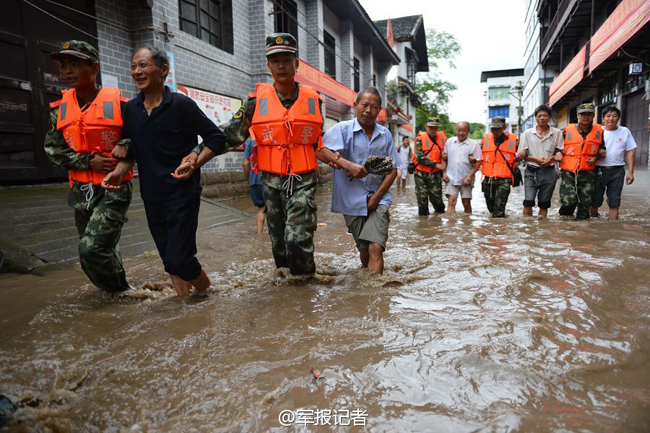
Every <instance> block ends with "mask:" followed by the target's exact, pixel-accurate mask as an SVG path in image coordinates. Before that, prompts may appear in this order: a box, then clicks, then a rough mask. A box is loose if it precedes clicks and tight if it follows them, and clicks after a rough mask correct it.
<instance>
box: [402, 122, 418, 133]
mask: <svg viewBox="0 0 650 433" xmlns="http://www.w3.org/2000/svg"><path fill="white" fill-rule="evenodd" d="M399 127H400V128H404V129H406V130H407V131H408V132H410V133H413V131H414V129H415V128H413V124H412V123H405V124H403V125H400V126H399Z"/></svg>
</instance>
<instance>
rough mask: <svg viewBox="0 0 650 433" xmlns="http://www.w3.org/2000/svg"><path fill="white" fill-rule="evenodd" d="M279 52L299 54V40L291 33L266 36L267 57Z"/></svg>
mask: <svg viewBox="0 0 650 433" xmlns="http://www.w3.org/2000/svg"><path fill="white" fill-rule="evenodd" d="M278 53H291V54H295V55H296V56H297V55H298V42H296V38H294V37H293V36H292V35H290V34H289V33H273V34H270V35H268V36H267V37H266V57H268V56H270V55H273V54H278Z"/></svg>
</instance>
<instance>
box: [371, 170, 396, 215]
mask: <svg viewBox="0 0 650 433" xmlns="http://www.w3.org/2000/svg"><path fill="white" fill-rule="evenodd" d="M396 177H397V169H393V172H392V173H391V174H389V175H386V176H384V180H382V181H381V185H379V188H377V191H375V193H374V194H373V195H371V196H370V198H368V210H369V211H370V210H375V209H377V206H379V202H380V201H381V198H382V197H383V196H384V194H386V191H388V190H389V189H390V187H391V185H392V184H393V182H394V181H395V178H396Z"/></svg>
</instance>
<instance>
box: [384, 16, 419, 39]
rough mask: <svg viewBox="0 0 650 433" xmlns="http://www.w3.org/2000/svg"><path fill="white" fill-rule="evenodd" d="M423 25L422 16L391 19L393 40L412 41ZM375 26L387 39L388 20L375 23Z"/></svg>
mask: <svg viewBox="0 0 650 433" xmlns="http://www.w3.org/2000/svg"><path fill="white" fill-rule="evenodd" d="M420 23H422V15H411V16H409V17H400V18H391V25H392V27H393V38H395V40H396V41H398V40H404V39H411V38H413V37H415V33H416V31H417V29H418V26H419V25H420ZM375 25H376V26H377V28H378V29H379V31H380V32H381V34H382V35H384V37H386V31H387V27H388V20H382V21H375Z"/></svg>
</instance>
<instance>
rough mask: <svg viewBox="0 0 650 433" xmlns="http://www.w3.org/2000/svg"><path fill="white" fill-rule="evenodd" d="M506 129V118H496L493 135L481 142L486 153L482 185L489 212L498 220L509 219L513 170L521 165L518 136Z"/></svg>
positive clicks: (491, 125)
mask: <svg viewBox="0 0 650 433" xmlns="http://www.w3.org/2000/svg"><path fill="white" fill-rule="evenodd" d="M505 127H506V119H505V118H504V117H494V118H493V119H492V122H490V130H491V131H492V133H490V134H486V135H485V137H484V138H483V140H482V142H481V144H482V149H481V151H482V153H483V165H482V166H481V171H482V173H483V175H484V176H485V179H483V182H482V183H481V190H482V191H483V195H484V196H485V204H486V205H487V208H488V211H489V212H490V214H492V216H493V217H494V218H505V216H506V204H507V203H508V197H509V196H510V187H511V185H512V178H513V175H512V170H513V169H514V168H515V167H516V165H517V164H516V161H517V159H516V152H517V136H516V135H514V134H512V133H507V132H505ZM504 161H505V164H504V163H503V162H504ZM508 165H510V168H508Z"/></svg>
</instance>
